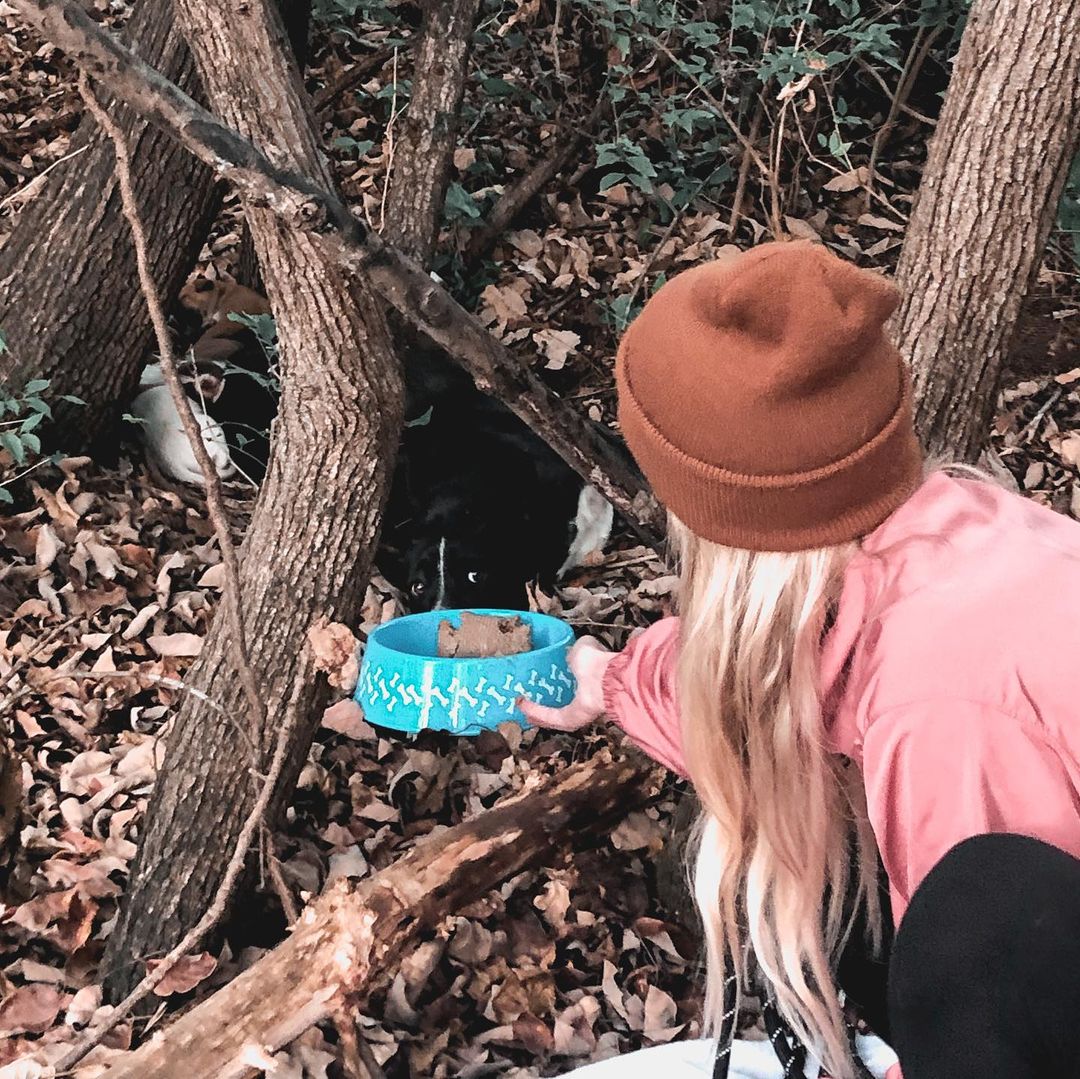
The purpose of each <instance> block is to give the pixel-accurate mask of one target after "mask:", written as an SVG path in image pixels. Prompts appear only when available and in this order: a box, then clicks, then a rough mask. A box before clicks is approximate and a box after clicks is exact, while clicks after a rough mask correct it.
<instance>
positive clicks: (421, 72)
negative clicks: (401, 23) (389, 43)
mask: <svg viewBox="0 0 1080 1079" xmlns="http://www.w3.org/2000/svg"><path fill="white" fill-rule="evenodd" d="M479 7H480V0H445V2H442V0H427V3H426V4H425V6H424V19H423V23H422V24H421V27H420V35H419V40H418V41H417V45H416V54H415V56H414V58H413V80H412V93H411V95H410V97H409V107H408V109H407V110H406V112H405V120H404V125H403V130H402V135H401V140H400V141H399V142H398V144H397V145H396V146H395V148H394V160H393V164H392V169H393V172H392V175H391V177H390V192H389V196H388V198H387V204H386V222H385V228H384V232H385V234H386V236H387V238H388V239H390V241H391V242H392V243H393V244H394V246H395V247H396V248H397V249H398V250H399V251H401V252H402V253H403V254H405V255H407V256H408V257H409V258H411V259H415V260H416V261H417V262H419V263H420V265H421V266H428V265H429V264H430V262H431V256H432V253H433V252H434V250H435V241H436V240H437V239H438V235H439V216H440V215H441V214H442V209H443V203H444V201H445V199H446V186H447V183H448V182H449V179H450V166H451V164H452V161H453V153H454V143H455V142H456V139H457V124H458V114H459V112H460V111H461V99H462V97H463V96H464V94H465V76H466V73H467V69H468V65H469V55H470V53H471V51H472V39H473V29H474V27H475V26H476V12H477V10H478V9H479Z"/></svg>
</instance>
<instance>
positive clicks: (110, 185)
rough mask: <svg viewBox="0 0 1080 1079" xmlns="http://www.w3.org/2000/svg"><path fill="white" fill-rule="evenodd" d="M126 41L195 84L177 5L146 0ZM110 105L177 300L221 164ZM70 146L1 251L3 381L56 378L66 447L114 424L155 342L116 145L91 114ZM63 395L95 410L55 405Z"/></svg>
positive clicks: (208, 217)
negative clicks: (117, 171)
mask: <svg viewBox="0 0 1080 1079" xmlns="http://www.w3.org/2000/svg"><path fill="white" fill-rule="evenodd" d="M123 36H124V39H125V40H126V41H127V42H128V43H129V44H130V46H131V47H132V48H133V49H134V50H135V52H137V53H138V54H139V55H140V56H141V57H142V58H143V59H145V60H146V62H147V63H149V64H151V65H152V66H153V67H156V68H157V69H158V70H159V71H161V72H162V74H164V75H166V77H168V78H170V79H172V80H173V81H174V82H176V83H178V84H179V85H180V86H182V87H184V88H185V89H187V91H188V92H189V93H193V92H195V91H196V89H197V79H196V76H195V69H194V65H193V63H192V61H191V56H190V54H189V52H188V49H187V46H186V44H185V43H184V41H183V40H182V38H181V37H180V35H179V34H178V33H177V32H176V30H175V28H174V25H173V17H172V4H171V2H170V0H140V2H139V3H138V4H137V5H136V8H135V11H134V13H133V15H132V17H131V21H130V23H129V24H128V26H127V29H126V30H125V32H124V35H123ZM196 96H198V94H197V93H196ZM107 104H109V102H108V100H107ZM109 107H110V109H111V111H112V112H113V114H114V115H115V116H116V118H117V120H118V121H119V123H120V126H121V128H122V130H123V131H124V133H125V135H126V136H127V140H128V144H129V145H130V146H131V148H132V154H133V165H134V171H135V183H136V189H137V190H136V193H137V195H138V196H139V201H140V204H141V206H142V207H143V214H144V216H145V219H146V226H147V239H148V241H149V246H150V256H151V268H152V270H153V273H154V279H155V280H156V281H157V283H158V287H159V288H160V289H161V291H162V294H163V296H164V297H165V299H166V301H169V300H171V299H172V298H173V297H174V296H175V295H176V292H177V291H178V290H179V288H180V286H181V284H182V283H183V281H184V278H185V277H186V276H187V273H188V271H189V270H190V268H191V266H192V264H193V263H194V261H195V258H196V256H197V255H198V252H199V247H200V245H201V244H202V242H203V239H204V238H205V236H206V232H207V230H208V229H209V227H210V223H211V221H212V220H213V218H214V215H215V213H216V212H217V209H218V207H219V205H220V192H219V190H218V187H217V185H216V184H215V183H214V182H213V175H212V173H211V171H210V170H209V169H207V168H206V167H205V165H203V164H202V163H201V162H199V161H196V160H195V159H194V158H192V156H191V155H190V154H189V153H187V152H185V150H184V149H183V147H181V146H178V145H177V144H176V142H175V141H174V140H173V139H170V138H168V137H167V136H166V135H165V134H164V133H163V132H161V131H159V130H157V129H156V128H151V127H149V126H148V125H147V124H146V122H145V121H144V120H143V119H142V118H140V117H139V116H138V115H137V114H136V113H135V112H133V111H132V110H130V109H129V108H127V106H124V105H116V106H113V105H111V104H109ZM71 152H72V153H77V154H78V156H76V157H73V158H71V160H69V161H65V162H64V163H63V164H62V165H59V166H57V168H55V169H54V170H53V171H52V173H50V175H49V177H48V179H47V180H46V181H45V187H44V188H43V189H42V190H41V191H40V192H39V193H38V195H37V196H36V197H35V198H34V199H33V200H32V201H31V202H30V203H29V204H28V205H27V206H26V207H25V208H24V209H23V210H22V211H21V213H20V214H19V217H18V220H17V221H16V224H15V228H14V230H13V231H12V233H11V235H10V236H9V237H8V238H7V241H6V242H5V243H4V246H3V248H0V326H3V328H4V331H5V333H6V334H7V335H8V338H9V344H10V346H11V349H10V352H8V353H6V354H5V355H0V384H3V385H7V386H14V387H18V386H21V385H22V384H24V383H25V382H27V381H28V380H30V379H37V378H47V379H49V381H50V383H51V386H50V389H49V391H48V392H47V394H46V397H47V398H48V399H49V400H50V401H55V404H54V406H53V411H54V414H55V416H56V420H57V423H56V424H55V425H54V428H53V430H54V431H56V432H62V433H63V439H64V445H65V446H66V447H73V446H74V445H76V443H77V442H79V441H81V440H84V439H87V438H92V437H93V436H94V435H96V434H98V433H99V432H102V431H108V430H111V429H113V427H114V425H115V424H116V423H117V422H118V419H119V414H120V408H119V407H117V406H118V404H122V403H123V401H124V399H125V398H126V397H127V395H128V394H129V393H130V392H131V391H132V390H133V389H134V387H135V384H136V383H137V381H138V376H139V370H140V368H141V366H142V363H143V361H144V360H145V359H146V354H147V350H148V349H149V348H150V344H151V340H152V332H151V328H150V319H149V316H148V315H147V313H146V306H145V303H144V301H143V298H142V293H141V292H140V290H139V282H138V277H137V276H136V273H135V250H134V247H133V245H132V242H131V235H130V233H129V232H128V226H127V222H126V221H125V220H124V217H123V214H122V213H121V209H120V196H119V192H118V191H117V188H116V180H115V177H114V175H113V151H112V146H111V144H110V143H109V140H108V139H106V138H103V137H102V135H101V133H100V132H99V131H98V130H97V126H96V125H95V124H94V122H93V121H92V120H91V119H90V117H88V116H86V117H84V118H83V120H82V123H81V124H80V125H79V129H78V131H77V132H76V133H75V136H74V138H73V139H72V142H71ZM62 393H68V394H74V395H76V396H78V397H81V398H82V399H83V400H84V401H85V402H86V407H85V408H80V407H78V406H75V405H71V404H68V403H66V402H63V401H59V400H56V398H57V396H58V395H59V394H62ZM52 441H55V439H52Z"/></svg>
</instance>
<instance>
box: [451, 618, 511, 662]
mask: <svg viewBox="0 0 1080 1079" xmlns="http://www.w3.org/2000/svg"><path fill="white" fill-rule="evenodd" d="M531 649H532V630H531V629H530V628H529V627H528V626H527V625H526V624H525V623H524V622H522V620H521V619H520V618H518V617H517V615H514V616H513V617H512V618H500V617H498V616H497V615H492V614H470V613H469V612H468V611H466V612H465V613H464V614H462V616H461V626H460V628H459V627H456V626H454V625H452V624H451V623H450V622H440V623H439V647H438V655H440V656H443V657H445V658H448V659H454V658H456V659H476V658H478V657H480V656H515V655H517V654H518V653H520V652H528V651H530V650H531Z"/></svg>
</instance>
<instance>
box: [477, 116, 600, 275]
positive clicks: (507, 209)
mask: <svg viewBox="0 0 1080 1079" xmlns="http://www.w3.org/2000/svg"><path fill="white" fill-rule="evenodd" d="M606 107H607V102H606V101H600V102H598V103H597V104H596V105H595V106H594V107H593V109H592V111H591V112H590V113H589V115H588V117H586V119H585V121H584V123H583V124H581V126H580V127H578V129H577V130H576V132H571V131H564V132H561V133H560V134H559V135H556V136H555V138H554V140H553V141H554V143H555V145H554V147H553V149H552V150H551V152H550V153H549V154H547V156H545V157H543V158H541V159H540V160H539V161H538V162H537V163H536V164H535V165H534V166H533V167H532V168H531V169H530V170H529V171H528V172H527V173H525V174H524V175H523V176H522V177H520V178H519V179H518V180H516V181H515V182H514V183H513V184H511V185H510V186H509V187H508V188H507V189H506V190H505V191H504V192H503V193H502V194H501V195H500V196H499V198H498V201H496V203H495V205H494V206H493V207H492V208H491V213H490V214H488V217H487V220H486V221H485V222H484V224H483V225H481V226H480V228H478V229H476V230H475V232H473V234H472V237H471V239H470V240H469V249H468V257H469V259H470V260H476V259H479V258H481V257H482V256H483V255H485V254H487V252H488V251H489V250H490V248H491V247H492V245H493V244H494V243H495V242H496V241H497V240H498V239H499V237H500V236H502V234H503V233H504V232H505V231H506V229H507V228H508V227H509V226H510V224H511V223H512V222H513V220H514V218H515V217H517V215H518V214H519V213H521V211H522V210H523V209H524V208H525V206H526V205H527V204H528V203H529V202H530V201H531V200H532V199H533V198H534V197H535V196H536V195H537V194H538V193H539V192H540V191H541V190H542V189H543V188H544V187H546V186H547V185H548V184H549V183H550V182H551V180H552V179H554V177H555V176H557V175H558V174H559V173H560V172H562V170H563V169H564V168H566V166H567V165H568V164H569V163H570V162H571V161H572V160H574V158H575V157H576V156H577V155H578V153H579V152H580V150H581V147H582V145H583V144H584V143H585V142H586V141H587V140H588V139H589V136H590V133H591V132H592V129H593V128H594V127H595V126H596V123H597V121H598V120H599V118H600V116H601V114H602V113H603V111H604V109H605V108H606Z"/></svg>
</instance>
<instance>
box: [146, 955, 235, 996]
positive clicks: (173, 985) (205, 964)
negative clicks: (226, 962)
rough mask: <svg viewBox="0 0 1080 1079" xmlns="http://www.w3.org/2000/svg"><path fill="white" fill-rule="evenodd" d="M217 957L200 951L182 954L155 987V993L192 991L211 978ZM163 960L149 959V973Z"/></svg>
mask: <svg viewBox="0 0 1080 1079" xmlns="http://www.w3.org/2000/svg"><path fill="white" fill-rule="evenodd" d="M217 962H218V961H217V959H216V958H215V957H214V956H212V955H211V954H210V953H209V952H198V953H196V954H195V955H185V956H181V958H180V959H178V960H177V961H176V963H175V964H173V967H172V969H171V970H170V971H169V973H168V974H166V975H165V977H164V978H162V979H161V981H160V982H158V984H157V986H155V988H154V993H155V995H156V996H159V997H171V996H172V995H173V993H190V992H191V990H192V989H194V988H195V986H197V985H198V984H199V982H201V981H203V979H205V978H209V977H210V975H211V974H213V973H214V971H215V970H216V969H217ZM161 963H162V960H160V959H148V960H147V961H146V970H147V973H151V972H152V971H154V970H155V969H156V968H157V967H159V966H161Z"/></svg>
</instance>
